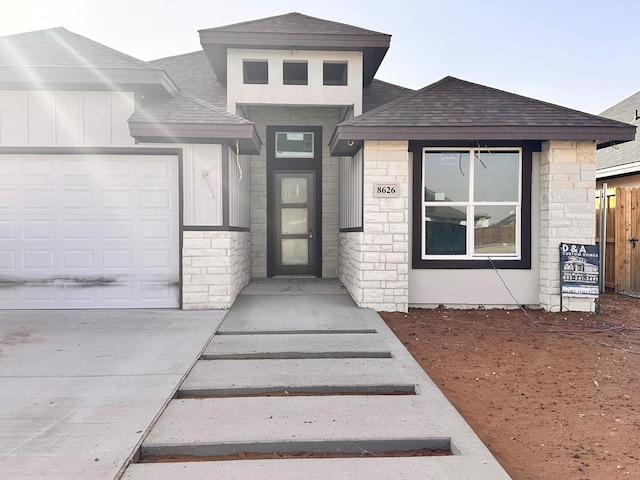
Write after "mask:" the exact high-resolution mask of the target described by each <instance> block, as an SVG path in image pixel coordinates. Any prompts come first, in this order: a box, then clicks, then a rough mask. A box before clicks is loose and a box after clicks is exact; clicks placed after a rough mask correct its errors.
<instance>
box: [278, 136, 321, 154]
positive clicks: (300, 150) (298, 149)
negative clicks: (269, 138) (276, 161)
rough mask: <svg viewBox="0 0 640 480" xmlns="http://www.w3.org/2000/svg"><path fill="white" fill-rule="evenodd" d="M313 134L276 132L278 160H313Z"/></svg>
mask: <svg viewBox="0 0 640 480" xmlns="http://www.w3.org/2000/svg"><path fill="white" fill-rule="evenodd" d="M313 143H314V142H313V132H276V158H313V156H314V149H313Z"/></svg>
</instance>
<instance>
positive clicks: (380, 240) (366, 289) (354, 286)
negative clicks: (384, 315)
mask: <svg viewBox="0 0 640 480" xmlns="http://www.w3.org/2000/svg"><path fill="white" fill-rule="evenodd" d="M409 165H410V162H409V153H408V144H407V142H391V141H384V142H383V141H380V142H378V141H367V142H365V146H364V190H363V197H364V198H363V200H364V202H363V203H364V205H363V207H364V222H363V232H351V233H340V236H339V247H338V250H339V278H340V280H341V281H342V283H343V284H344V285H345V287H346V288H347V290H348V291H349V293H350V294H351V296H352V297H353V299H354V300H355V302H356V303H357V304H358V306H360V307H365V308H373V309H374V310H377V311H401V312H406V311H407V308H408V302H409ZM375 183H397V184H398V186H399V196H398V197H395V198H376V197H374V196H373V194H374V184H375Z"/></svg>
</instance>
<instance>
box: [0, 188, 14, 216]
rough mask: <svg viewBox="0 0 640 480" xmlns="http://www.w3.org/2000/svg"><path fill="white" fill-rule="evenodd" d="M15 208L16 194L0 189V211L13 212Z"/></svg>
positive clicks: (11, 190) (10, 190) (12, 191)
mask: <svg viewBox="0 0 640 480" xmlns="http://www.w3.org/2000/svg"><path fill="white" fill-rule="evenodd" d="M15 207H16V192H15V191H14V190H13V189H8V188H4V189H0V211H2V210H5V211H7V210H13V209H14V208H15Z"/></svg>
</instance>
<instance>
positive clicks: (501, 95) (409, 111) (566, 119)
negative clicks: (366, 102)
mask: <svg viewBox="0 0 640 480" xmlns="http://www.w3.org/2000/svg"><path fill="white" fill-rule="evenodd" d="M342 125H358V126H367V125H370V126H399V127H403V126H412V127H415V126H418V127H419V126H425V127H446V126H451V127H456V126H462V127H464V126H474V127H478V126H487V127H494V126H503V127H513V126H523V127H527V126H530V127H549V126H565V127H580V126H584V127H598V126H606V127H611V126H624V125H623V124H622V123H620V122H617V121H612V120H609V119H606V118H602V117H599V116H597V115H592V114H589V113H584V112H579V111H577V110H572V109H569V108H566V107H561V106H558V105H554V104H551V103H547V102H543V101H540V100H535V99H532V98H528V97H523V96H521V95H516V94H513V93H509V92H505V91H502V90H498V89H495V88H491V87H486V86H484V85H478V84H476V83H471V82H467V81H464V80H459V79H457V78H454V77H445V78H443V79H442V80H440V81H438V82H436V83H433V84H431V85H429V86H427V87H424V88H422V89H420V90H417V91H415V92H412V93H409V94H407V95H405V96H403V97H401V98H399V99H397V100H395V101H392V102H390V103H387V104H385V105H383V106H381V107H379V108H376V109H374V110H371V111H369V112H367V113H364V114H362V115H360V116H358V117H355V118H352V119H350V120H347V121H345V122H343V123H342Z"/></svg>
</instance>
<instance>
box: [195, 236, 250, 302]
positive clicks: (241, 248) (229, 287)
mask: <svg viewBox="0 0 640 480" xmlns="http://www.w3.org/2000/svg"><path fill="white" fill-rule="evenodd" d="M250 278H251V234H250V233H249V232H191V231H185V232H184V233H183V244H182V308H183V309H184V310H220V309H227V308H231V306H232V305H233V302H234V301H235V299H236V297H237V296H238V294H239V293H240V291H241V290H242V289H243V288H244V287H245V286H246V285H247V284H248V283H249V280H250Z"/></svg>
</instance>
